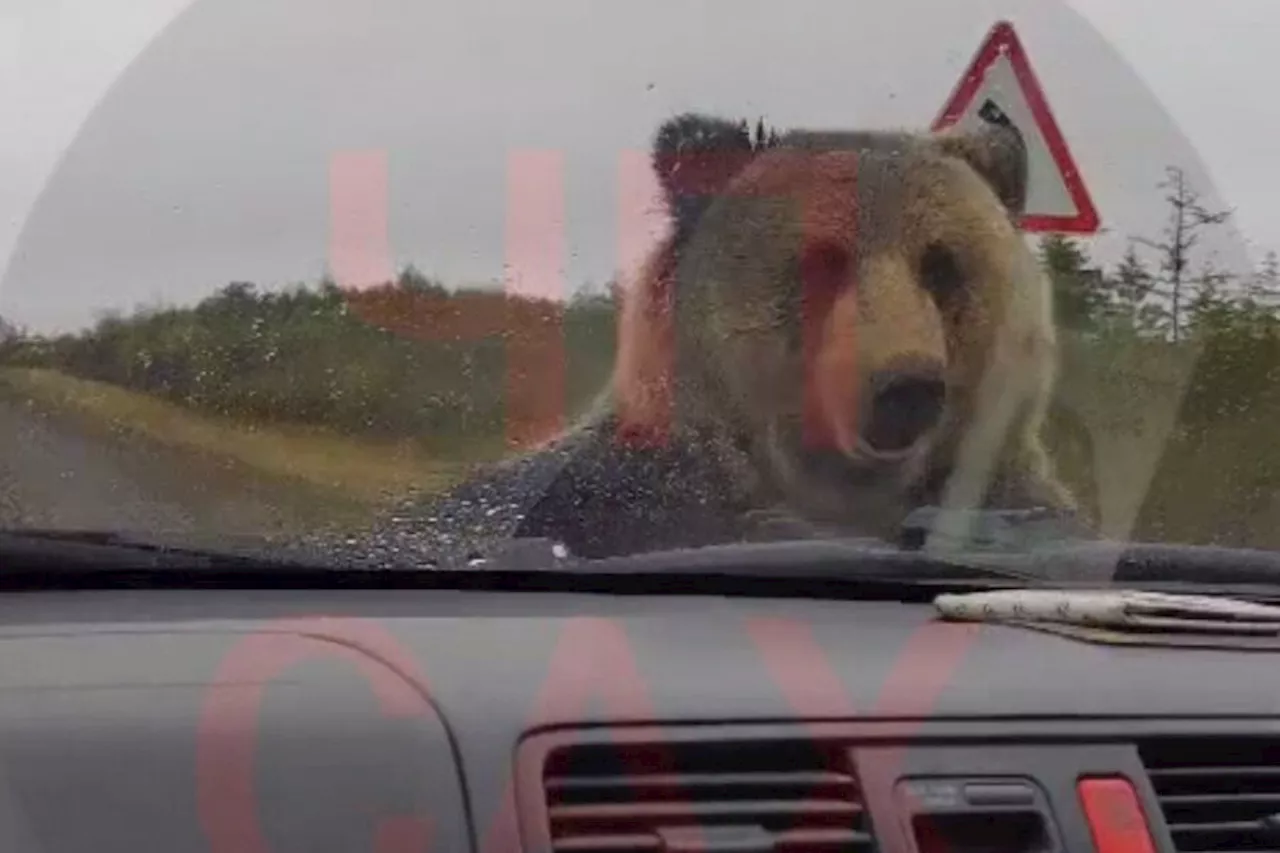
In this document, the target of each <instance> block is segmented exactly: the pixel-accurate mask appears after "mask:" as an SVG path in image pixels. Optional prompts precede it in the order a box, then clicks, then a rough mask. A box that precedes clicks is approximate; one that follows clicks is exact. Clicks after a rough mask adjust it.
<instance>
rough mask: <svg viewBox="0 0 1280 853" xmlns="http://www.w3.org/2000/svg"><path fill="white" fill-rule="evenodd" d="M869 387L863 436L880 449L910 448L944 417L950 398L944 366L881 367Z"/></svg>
mask: <svg viewBox="0 0 1280 853" xmlns="http://www.w3.org/2000/svg"><path fill="white" fill-rule="evenodd" d="M870 391H871V406H870V411H869V412H868V417H867V420H866V422H865V425H864V428H863V431H862V439H863V441H864V442H866V444H867V446H868V447H869V448H870V449H871V450H872V451H874V452H877V453H901V452H903V451H905V450H908V449H910V448H911V446H912V445H914V444H915V443H916V442H918V441H919V440H920V439H921V438H923V437H924V435H925V434H926V433H927V432H929V430H931V429H932V428H933V427H934V426H936V425H937V423H938V421H939V420H941V418H942V411H943V406H944V405H945V403H946V399H947V384H946V382H945V381H944V380H943V377H942V370H941V369H940V368H933V367H921V366H914V367H910V368H906V369H890V370H883V371H878V372H877V373H875V374H874V375H873V376H872V377H871V383H870Z"/></svg>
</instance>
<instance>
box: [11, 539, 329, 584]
mask: <svg viewBox="0 0 1280 853" xmlns="http://www.w3.org/2000/svg"><path fill="white" fill-rule="evenodd" d="M195 541H196V540H194V539H190V538H189V537H184V538H183V539H182V540H177V541H172V540H170V539H168V538H167V537H164V536H161V535H144V534H132V533H124V532H118V531H109V530H92V529H90V530H76V529H56V528H55V529H43V528H16V529H5V530H0V578H2V577H4V576H12V575H13V574H14V573H16V572H20V571H49V570H53V571H103V572H118V571H122V570H149V569H167V570H175V569H176V570H188V569H190V570H196V569H208V570H217V569H249V568H253V569H261V568H263V567H265V566H267V565H273V566H275V567H276V568H285V567H288V566H290V565H293V566H298V567H302V566H303V565H305V564H304V563H302V562H300V561H296V560H288V559H280V558H279V557H277V556H276V555H273V554H271V553H269V552H268V551H265V550H264V551H256V550H248V551H244V550H234V549H232V548H231V547H230V545H229V544H228V545H226V546H224V547H216V548H215V547H202V546H199V545H196V544H195Z"/></svg>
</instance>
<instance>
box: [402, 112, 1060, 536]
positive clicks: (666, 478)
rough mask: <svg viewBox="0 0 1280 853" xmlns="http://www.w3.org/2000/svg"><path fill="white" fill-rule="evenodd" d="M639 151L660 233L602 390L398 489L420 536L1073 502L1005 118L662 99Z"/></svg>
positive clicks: (895, 515) (740, 527)
mask: <svg viewBox="0 0 1280 853" xmlns="http://www.w3.org/2000/svg"><path fill="white" fill-rule="evenodd" d="M653 165H654V169H655V172H656V173H657V176H658V177H659V179H660V181H661V184H662V188H663V193H664V196H665V201H666V203H667V206H668V210H669V212H670V214H671V229H670V233H669V234H668V236H667V237H666V238H665V239H664V240H663V241H662V242H661V243H660V245H658V246H657V247H656V248H655V249H654V251H653V252H652V253H651V254H650V255H649V257H648V258H647V259H646V261H645V263H644V264H643V265H642V267H641V268H640V269H639V270H637V271H636V272H635V273H634V275H633V276H632V281H630V282H628V283H627V286H626V287H625V288H624V292H625V293H626V297H625V300H624V302H623V305H622V307H621V311H620V320H619V328H618V352H617V361H616V366H615V371H614V374H613V379H612V381H611V383H610V386H609V387H608V388H607V389H606V390H605V392H604V393H603V394H602V395H601V397H600V398H599V400H598V402H597V405H596V406H595V407H594V408H593V409H592V410H591V411H590V413H589V414H588V415H587V416H586V417H585V418H584V419H583V420H582V421H581V422H579V423H578V424H576V425H574V426H573V427H572V428H571V429H569V430H568V431H567V432H566V433H565V434H564V435H562V436H561V437H559V438H557V439H556V440H554V441H552V442H550V443H549V444H547V445H545V446H543V447H541V448H538V449H536V450H534V451H532V452H529V453H526V454H523V455H521V456H519V457H517V458H514V459H509V460H506V461H503V462H502V463H499V464H496V465H494V466H492V467H490V468H489V469H487V470H485V471H483V472H481V473H480V474H478V475H477V476H476V477H475V478H473V479H471V480H469V481H467V482H466V483H464V484H462V485H461V486H459V487H458V488H456V489H455V490H453V491H452V492H451V493H449V494H448V495H446V496H444V497H443V498H441V499H439V500H437V501H435V502H434V503H433V504H431V505H430V506H429V507H427V508H425V510H424V509H423V508H418V509H417V510H415V511H414V513H413V517H414V519H416V520H414V521H411V522H409V524H411V525H414V526H415V530H417V531H418V533H419V535H426V536H428V537H432V538H431V541H430V543H429V547H430V548H433V549H436V550H440V549H452V550H456V549H459V548H461V549H463V550H465V551H467V552H468V553H469V552H471V551H475V552H477V553H485V552H486V550H487V549H488V548H490V547H491V546H492V545H493V544H494V543H495V542H497V541H498V540H504V539H509V538H518V537H545V538H549V539H552V540H555V541H557V542H559V543H562V544H563V545H564V546H565V547H566V548H567V549H568V551H569V552H570V553H571V554H573V555H575V556H580V557H586V558H600V557H607V556H611V555H617V554H626V553H634V552H638V551H644V550H651V549H668V548H677V547H696V546H699V545H708V544H722V543H726V542H733V541H740V540H745V539H752V538H769V537H770V536H783V537H792V536H803V535H832V534H839V535H857V536H875V537H880V538H892V537H893V535H894V533H895V529H896V525H898V524H900V522H901V521H902V519H903V518H904V516H905V515H906V514H907V513H908V512H910V511H911V510H912V509H914V508H917V507H921V506H944V505H945V506H957V507H974V506H981V507H997V508H1010V509H1019V508H1031V507H1048V508H1051V509H1056V510H1064V511H1067V512H1071V511H1074V509H1075V504H1074V501H1073V499H1072V497H1071V495H1070V494H1069V492H1068V491H1067V489H1066V488H1065V487H1064V486H1063V485H1062V484H1061V483H1060V482H1059V481H1058V480H1057V479H1056V477H1055V475H1054V471H1053V466H1052V464H1051V461H1050V459H1049V455H1048V453H1047V452H1046V451H1045V449H1044V447H1043V446H1042V444H1041V440H1040V430H1041V425H1042V421H1043V419H1044V416H1045V412H1046V409H1047V406H1048V404H1049V401H1050V399H1051V396H1052V393H1053V387H1054V382H1055V375H1056V369H1057V361H1058V351H1057V338H1056V329H1055V323H1054V316H1053V300H1052V295H1051V291H1050V284H1049V282H1048V280H1047V278H1046V276H1045V275H1044V273H1043V272H1042V270H1041V269H1040V267H1039V265H1038V263H1037V262H1036V259H1035V258H1034V256H1033V255H1032V253H1031V251H1030V249H1029V247H1028V246H1027V245H1026V243H1025V242H1024V239H1023V236H1022V234H1021V233H1020V231H1019V229H1018V227H1017V221H1018V219H1019V217H1020V215H1021V213H1022V209H1023V205H1024V202H1025V200H1026V192H1027V186H1026V185H1027V161H1026V151H1025V149H1024V147H1023V146H1022V143H1021V139H1020V138H1019V137H1018V135H1017V133H1016V132H1013V131H1009V130H1007V129H1003V128H1000V127H997V126H992V127H991V128H990V129H988V130H985V131H980V132H960V131H944V132H941V133H911V132H905V131H904V132H897V131H866V132H847V131H830V132H828V131H816V130H799V131H792V132H788V133H785V134H783V135H782V136H781V137H779V138H778V139H777V140H776V141H771V144H769V145H767V146H757V145H755V144H754V143H752V142H750V140H749V139H748V140H746V141H744V137H743V135H742V133H741V130H740V125H737V124H734V123H732V122H729V121H726V120H723V119H719V118H716V117H713V116H704V115H698V114H685V115H680V116H676V117H675V118H672V119H670V120H668V121H667V122H665V123H664V124H663V125H662V127H661V128H660V129H659V131H658V133H657V135H656V137H655V141H654V149H653ZM402 515H403V514H402ZM423 519H427V520H429V522H430V526H431V530H430V531H429V532H427V533H424V532H423V530H422V524H423Z"/></svg>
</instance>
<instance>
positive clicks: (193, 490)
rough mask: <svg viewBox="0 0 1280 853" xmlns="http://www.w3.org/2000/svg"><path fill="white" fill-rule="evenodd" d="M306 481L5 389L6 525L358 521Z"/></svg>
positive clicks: (198, 531) (1, 427)
mask: <svg viewBox="0 0 1280 853" xmlns="http://www.w3.org/2000/svg"><path fill="white" fill-rule="evenodd" d="M355 512H357V511H356V510H354V509H353V508H352V507H351V506H340V505H337V504H335V503H334V502H333V499H332V498H331V497H329V496H321V495H319V494H317V493H316V492H315V491H314V490H311V489H308V488H307V487H305V486H302V485H298V484H293V483H287V482H282V481H280V480H279V479H275V478H270V477H268V476H266V475H263V474H261V473H258V472H256V471H253V470H250V469H248V468H246V467H245V466H243V465H239V464H236V463H231V462H227V461H225V460H214V459H210V458H206V457H203V456H200V455H196V454H189V453H186V452H184V451H182V450H180V449H175V448H171V447H166V446H163V445H160V444H158V443H156V442H154V441H151V440H148V439H145V438H141V437H138V436H136V435H129V434H125V433H121V432H119V431H111V430H108V429H105V428H99V427H94V426H91V425H90V424H88V423H86V422H83V421H81V420H79V419H78V418H75V417H73V416H70V415H67V414H61V413H53V412H50V411H45V410H41V409H39V408H37V407H35V406H33V405H32V404H31V403H30V402H29V401H26V400H22V399H17V398H14V397H13V396H12V395H11V394H9V393H0V527H2V528H13V527H41V528H58V529H94V530H111V531H127V532H131V533H156V534H164V535H166V536H169V535H177V536H183V535H192V536H198V537H201V538H207V537H217V536H221V535H234V536H259V535H268V536H272V537H279V536H281V535H284V536H291V535H293V534H295V533H303V532H314V531H316V530H317V529H319V527H320V526H321V525H325V524H332V523H334V522H335V519H341V520H340V521H338V522H337V523H356V522H354V521H353V520H352V519H353V518H358V515H357V516H353V513H355Z"/></svg>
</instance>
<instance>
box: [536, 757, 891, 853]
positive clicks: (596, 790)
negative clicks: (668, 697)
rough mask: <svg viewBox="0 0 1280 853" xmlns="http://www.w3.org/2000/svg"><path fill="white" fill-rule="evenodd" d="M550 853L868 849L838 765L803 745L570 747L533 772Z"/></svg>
mask: <svg viewBox="0 0 1280 853" xmlns="http://www.w3.org/2000/svg"><path fill="white" fill-rule="evenodd" d="M543 784H544V790H545V793H546V803H547V811H548V819H549V823H550V830H551V844H552V848H553V850H554V851H555V853H705V851H716V853H772V851H776V852H777V853H873V851H874V848H875V846H874V840H873V837H872V834H871V829H870V822H869V820H868V819H867V816H866V814H865V812H864V810H863V805H862V797H861V795H860V792H859V790H858V785H857V782H856V780H855V778H854V774H853V770H852V768H851V765H850V762H849V761H848V759H847V758H846V756H845V754H844V753H843V752H842V751H840V750H836V749H833V750H831V751H830V752H826V751H823V750H821V749H820V748H818V746H817V745H815V744H812V743H803V742H800V743H779V742H767V743H758V742H747V743H742V742H728V743H719V742H717V743H696V744H690V743H674V744H670V745H663V746H657V745H647V744H591V745H586V744H580V745H574V746H570V747H566V748H561V749H560V750H558V751H555V752H553V753H552V754H551V756H550V757H549V759H548V762H547V764H546V767H545V769H544V777H543Z"/></svg>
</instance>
